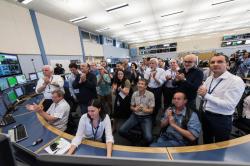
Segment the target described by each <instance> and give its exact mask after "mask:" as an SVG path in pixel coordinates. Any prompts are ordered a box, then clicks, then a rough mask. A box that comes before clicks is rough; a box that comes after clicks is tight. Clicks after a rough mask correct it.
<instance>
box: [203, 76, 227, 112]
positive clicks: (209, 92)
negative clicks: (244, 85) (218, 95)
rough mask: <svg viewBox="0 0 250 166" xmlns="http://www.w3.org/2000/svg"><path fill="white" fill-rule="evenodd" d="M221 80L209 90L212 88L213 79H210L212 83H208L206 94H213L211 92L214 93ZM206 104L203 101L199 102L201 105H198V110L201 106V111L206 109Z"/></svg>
mask: <svg viewBox="0 0 250 166" xmlns="http://www.w3.org/2000/svg"><path fill="white" fill-rule="evenodd" d="M222 80H223V79H220V81H219V82H218V83H217V84H216V85H215V86H214V87H213V89H211V86H212V83H213V81H214V79H212V81H211V83H210V85H209V89H208V92H207V93H208V94H212V93H213V91H214V89H215V88H216V87H217V86H218V85H219V84H220V83H221V81H222ZM206 104H207V100H205V101H204V100H203V101H202V102H201V104H200V108H199V109H201V107H202V106H203V109H204V110H205V109H206Z"/></svg>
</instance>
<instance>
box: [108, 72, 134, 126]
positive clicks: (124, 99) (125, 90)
mask: <svg viewBox="0 0 250 166" xmlns="http://www.w3.org/2000/svg"><path fill="white" fill-rule="evenodd" d="M130 87H131V85H130V81H129V80H128V79H127V78H126V77H125V76H124V71H123V70H118V71H117V75H116V78H115V79H114V82H113V84H112V91H113V93H114V95H115V104H114V114H113V117H114V118H115V119H127V118H128V117H129V116H130V114H131V111H130V101H131V96H132V90H131V88H130ZM113 127H114V130H115V129H116V124H115V121H114V124H113Z"/></svg>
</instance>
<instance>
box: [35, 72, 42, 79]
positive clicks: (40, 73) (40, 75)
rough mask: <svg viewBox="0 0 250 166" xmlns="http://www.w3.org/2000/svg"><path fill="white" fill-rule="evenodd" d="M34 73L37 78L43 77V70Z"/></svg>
mask: <svg viewBox="0 0 250 166" xmlns="http://www.w3.org/2000/svg"><path fill="white" fill-rule="evenodd" d="M36 74H37V77H38V79H40V78H43V72H42V71H39V72H37V73H36Z"/></svg>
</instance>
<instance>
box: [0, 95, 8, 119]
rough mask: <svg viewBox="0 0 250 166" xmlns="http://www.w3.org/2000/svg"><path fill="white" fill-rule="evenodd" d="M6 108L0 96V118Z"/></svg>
mask: <svg viewBox="0 0 250 166" xmlns="http://www.w3.org/2000/svg"><path fill="white" fill-rule="evenodd" d="M7 111H8V109H7V108H6V106H5V104H4V101H3V97H2V96H1V97H0V119H2V118H3V117H4V115H5V114H6V113H7Z"/></svg>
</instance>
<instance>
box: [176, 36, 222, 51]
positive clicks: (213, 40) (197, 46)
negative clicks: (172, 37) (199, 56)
mask: <svg viewBox="0 0 250 166" xmlns="http://www.w3.org/2000/svg"><path fill="white" fill-rule="evenodd" d="M221 40H222V36H215V37H209V38H203V37H196V38H190V39H189V40H185V39H184V40H179V41H178V42H177V52H187V51H201V50H211V49H216V48H220V47H221Z"/></svg>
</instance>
